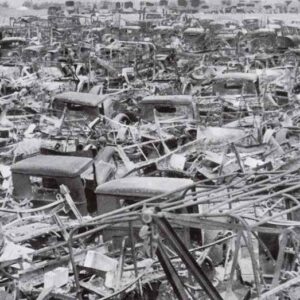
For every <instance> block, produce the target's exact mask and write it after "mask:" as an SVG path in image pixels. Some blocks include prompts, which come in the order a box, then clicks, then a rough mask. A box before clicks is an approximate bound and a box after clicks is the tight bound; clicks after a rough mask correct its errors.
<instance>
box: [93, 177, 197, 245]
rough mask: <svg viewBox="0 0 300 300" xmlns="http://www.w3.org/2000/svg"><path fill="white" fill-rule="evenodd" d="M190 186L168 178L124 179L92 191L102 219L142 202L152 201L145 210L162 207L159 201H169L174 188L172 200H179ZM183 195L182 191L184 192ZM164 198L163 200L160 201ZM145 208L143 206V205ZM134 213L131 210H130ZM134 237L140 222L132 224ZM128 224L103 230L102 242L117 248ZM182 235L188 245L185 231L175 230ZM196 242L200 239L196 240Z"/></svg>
mask: <svg viewBox="0 0 300 300" xmlns="http://www.w3.org/2000/svg"><path fill="white" fill-rule="evenodd" d="M190 186H192V181H191V180H189V179H184V178H168V177H135V176H133V177H127V178H121V179H116V180H112V181H109V182H107V183H104V184H102V185H99V186H98V187H97V189H96V191H95V193H96V194H97V211H98V214H99V215H100V216H103V217H104V216H105V215H106V214H107V213H111V212H112V211H114V210H118V209H120V208H122V207H123V208H124V207H126V206H128V207H129V208H130V205H134V204H135V205H136V206H140V207H141V206H143V202H144V201H145V200H146V199H151V198H153V201H151V202H148V204H147V206H148V207H153V206H155V205H159V204H160V203H162V199H164V200H166V201H167V200H171V199H172V198H173V197H174V194H172V192H174V187H176V189H181V192H179V193H177V194H176V196H178V197H180V196H183V193H182V190H184V189H186V190H188V189H189V187H190ZM185 193H186V191H185ZM161 195H165V196H164V197H160V196H161ZM145 205H146V204H145ZM197 210H198V207H197V206H194V207H192V208H191V209H189V210H185V209H183V210H181V211H182V212H186V213H188V212H196V211H197ZM132 211H134V208H133V209H132ZM132 225H133V228H134V233H135V236H136V238H137V239H140V240H141V238H139V236H138V234H139V230H140V229H141V227H142V223H141V222H140V221H137V222H134V223H133V224H132ZM128 228H129V227H128V224H126V223H125V224H124V223H119V224H118V225H117V226H111V227H109V228H107V229H105V230H104V234H103V238H104V241H108V240H112V241H113V245H114V247H115V248H119V247H120V246H121V243H122V239H123V238H124V237H125V236H126V235H127V234H128ZM178 230H179V231H180V232H181V235H183V239H184V241H185V243H186V244H189V243H190V232H189V230H187V229H183V228H180V229H178ZM199 241H200V236H199Z"/></svg>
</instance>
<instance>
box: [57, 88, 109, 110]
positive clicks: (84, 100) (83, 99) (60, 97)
mask: <svg viewBox="0 0 300 300" xmlns="http://www.w3.org/2000/svg"><path fill="white" fill-rule="evenodd" d="M106 98H107V96H106V95H103V96H100V95H94V94H89V93H80V92H65V93H61V94H57V95H56V96H55V97H54V100H56V101H61V102H65V103H71V104H77V105H82V106H91V107H97V106H99V104H101V103H102V102H103V101H104V100H105V99H106Z"/></svg>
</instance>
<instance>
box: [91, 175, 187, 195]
mask: <svg viewBox="0 0 300 300" xmlns="http://www.w3.org/2000/svg"><path fill="white" fill-rule="evenodd" d="M192 184H193V181H192V180H190V179H184V178H168V177H126V178H121V179H116V180H112V181H109V182H106V183H104V184H102V185H99V186H98V187H97V189H96V194H100V195H115V196H129V197H130V196H131V197H142V198H147V197H154V196H159V195H162V194H165V193H171V192H173V191H174V190H178V189H180V188H182V189H184V188H187V187H190V186H191V185H192Z"/></svg>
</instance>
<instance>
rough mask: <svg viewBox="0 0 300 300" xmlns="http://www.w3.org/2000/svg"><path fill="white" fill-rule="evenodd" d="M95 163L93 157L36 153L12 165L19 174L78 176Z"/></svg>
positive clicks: (12, 169) (13, 170) (13, 169)
mask: <svg viewBox="0 0 300 300" xmlns="http://www.w3.org/2000/svg"><path fill="white" fill-rule="evenodd" d="M92 163H93V160H92V159H91V158H87V157H77V156H60V155H36V156H33V157H30V158H26V159H24V160H21V161H19V162H17V163H15V164H14V165H12V167H11V171H12V172H13V173H15V174H16V173H17V174H24V175H32V176H49V177H77V176H78V175H80V174H81V173H82V172H84V171H86V170H87V169H88V168H89V167H90V166H91V165H92Z"/></svg>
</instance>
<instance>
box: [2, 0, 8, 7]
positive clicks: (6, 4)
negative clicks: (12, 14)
mask: <svg viewBox="0 0 300 300" xmlns="http://www.w3.org/2000/svg"><path fill="white" fill-rule="evenodd" d="M0 7H5V8H8V7H9V4H8V2H7V1H4V2H1V3H0Z"/></svg>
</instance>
